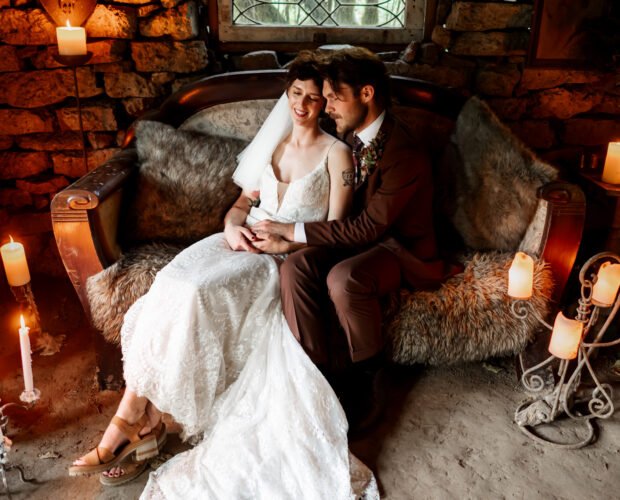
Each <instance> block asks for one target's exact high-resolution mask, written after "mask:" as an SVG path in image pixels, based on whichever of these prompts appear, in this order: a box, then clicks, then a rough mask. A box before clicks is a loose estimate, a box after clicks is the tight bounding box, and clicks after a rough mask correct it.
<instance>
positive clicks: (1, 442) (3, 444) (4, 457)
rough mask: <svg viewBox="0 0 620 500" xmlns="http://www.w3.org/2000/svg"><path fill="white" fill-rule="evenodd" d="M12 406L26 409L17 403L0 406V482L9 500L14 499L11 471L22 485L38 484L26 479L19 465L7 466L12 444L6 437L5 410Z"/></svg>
mask: <svg viewBox="0 0 620 500" xmlns="http://www.w3.org/2000/svg"><path fill="white" fill-rule="evenodd" d="M10 406H18V407H21V408H25V407H24V406H21V405H17V404H15V403H7V404H5V405H3V406H0V480H1V481H2V487H3V489H4V491H5V492H6V494H7V498H8V500H11V499H12V497H11V490H10V489H9V482H8V480H7V477H6V473H7V472H9V471H11V470H16V471H17V472H18V474H19V478H20V480H21V482H22V483H36V481H35V480H34V479H26V476H25V475H24V471H23V469H22V468H21V467H20V466H19V465H7V464H8V461H9V459H8V455H9V451H10V449H11V445H12V442H11V440H10V439H9V438H8V437H7V436H6V435H5V432H6V425H7V423H8V421H9V417H8V416H6V415H5V414H4V410H6V409H7V408H9V407H10Z"/></svg>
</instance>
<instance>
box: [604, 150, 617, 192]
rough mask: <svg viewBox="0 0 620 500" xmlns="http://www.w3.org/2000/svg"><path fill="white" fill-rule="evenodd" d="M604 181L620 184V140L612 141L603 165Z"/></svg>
mask: <svg viewBox="0 0 620 500" xmlns="http://www.w3.org/2000/svg"><path fill="white" fill-rule="evenodd" d="M602 180H603V182H607V183H609V184H620V142H610V143H609V146H608V147H607V157H606V158H605V166H604V167H603V177H602Z"/></svg>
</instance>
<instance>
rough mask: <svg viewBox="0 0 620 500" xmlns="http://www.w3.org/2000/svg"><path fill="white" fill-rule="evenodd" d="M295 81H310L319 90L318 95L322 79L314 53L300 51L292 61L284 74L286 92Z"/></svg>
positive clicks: (317, 59)
mask: <svg viewBox="0 0 620 500" xmlns="http://www.w3.org/2000/svg"><path fill="white" fill-rule="evenodd" d="M295 80H301V81H307V80H312V81H313V82H314V83H316V86H317V87H318V88H319V93H320V92H321V89H322V87H323V77H322V75H321V69H320V63H319V58H318V57H317V55H316V54H315V53H314V52H311V51H309V50H302V51H301V52H299V54H298V55H297V57H296V58H295V59H293V60H292V61H291V63H290V65H289V67H288V73H287V74H286V90H287V91H288V89H289V88H290V87H291V85H292V84H293V82H294V81H295Z"/></svg>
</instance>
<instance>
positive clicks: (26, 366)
mask: <svg viewBox="0 0 620 500" xmlns="http://www.w3.org/2000/svg"><path fill="white" fill-rule="evenodd" d="M19 322H20V325H21V327H20V329H19V346H20V348H21V352H22V370H23V372H24V390H25V391H27V392H30V391H32V390H33V389H34V382H33V380H32V358H31V357H30V354H31V353H30V337H29V336H28V333H29V332H30V328H28V327H27V326H26V324H25V323H24V316H23V315H20V316H19Z"/></svg>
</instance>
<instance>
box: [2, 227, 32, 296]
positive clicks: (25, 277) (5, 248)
mask: <svg viewBox="0 0 620 500" xmlns="http://www.w3.org/2000/svg"><path fill="white" fill-rule="evenodd" d="M9 238H11V242H10V243H6V244H5V245H2V247H0V254H2V262H3V263H4V271H5V272H6V279H7V281H8V282H9V285H11V286H22V285H25V284H26V283H29V282H30V271H29V270H28V262H27V261H26V253H25V252H24V245H22V244H21V243H18V242H17V241H13V238H12V237H11V236H9Z"/></svg>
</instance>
